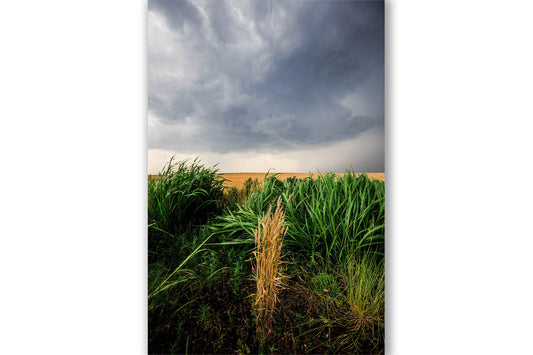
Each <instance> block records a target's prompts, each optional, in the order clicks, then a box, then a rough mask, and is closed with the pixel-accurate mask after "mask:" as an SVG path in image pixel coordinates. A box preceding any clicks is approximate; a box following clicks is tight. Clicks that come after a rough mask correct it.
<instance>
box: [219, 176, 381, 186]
mask: <svg viewBox="0 0 533 355" xmlns="http://www.w3.org/2000/svg"><path fill="white" fill-rule="evenodd" d="M265 174H266V173H225V174H220V175H222V177H224V178H225V179H227V180H230V181H226V182H225V183H224V186H226V187H232V186H235V187H237V188H241V187H242V186H243V184H244V182H245V181H246V180H248V178H252V180H254V179H257V180H259V181H260V182H261V181H263V179H264V177H265ZM272 174H274V173H272ZM318 175H319V174H313V179H316V178H317V176H318ZM336 175H339V176H342V175H344V174H336ZM357 175H360V174H357ZM367 175H368V177H370V178H373V179H377V180H381V181H385V173H367ZM293 176H296V177H297V178H298V179H304V178H306V177H308V176H309V173H280V174H279V175H277V178H278V179H280V180H286V179H287V178H289V177H293Z"/></svg>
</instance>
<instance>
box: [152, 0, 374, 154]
mask: <svg viewBox="0 0 533 355" xmlns="http://www.w3.org/2000/svg"><path fill="white" fill-rule="evenodd" d="M383 15H384V14H383V2H362V1H353V2H350V1H307V2H302V1H251V2H237V3H236V4H233V3H232V2H230V1H203V2H202V1H195V2H187V1H181V0H157V1H154V0H151V1H149V17H148V25H149V30H148V92H149V98H148V110H149V115H150V116H149V125H150V126H149V142H148V144H149V147H150V148H162V149H173V150H179V151H181V152H194V151H198V150H203V151H205V150H210V151H218V152H230V151H240V150H247V149H251V148H253V149H270V150H287V149H299V148H305V147H315V146H325V145H330V144H333V143H336V142H340V141H344V140H347V139H353V138H355V137H358V136H359V135H360V134H362V133H363V132H366V131H368V130H370V129H372V128H377V129H381V130H382V128H383V120H384V111H383V95H384V90H383V84H384V83H383V78H384V76H383V70H384V53H383V49H384V48H383V47H384V23H383V20H384V19H383Z"/></svg>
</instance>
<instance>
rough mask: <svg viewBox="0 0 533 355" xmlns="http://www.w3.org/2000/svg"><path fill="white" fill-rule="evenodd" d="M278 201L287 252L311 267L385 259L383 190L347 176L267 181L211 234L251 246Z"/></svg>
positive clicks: (219, 220)
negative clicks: (358, 258) (359, 257)
mask: <svg viewBox="0 0 533 355" xmlns="http://www.w3.org/2000/svg"><path fill="white" fill-rule="evenodd" d="M280 195H281V196H282V197H283V200H284V203H285V205H286V208H285V211H286V212H285V213H286V219H287V225H288V232H287V236H286V238H285V245H286V246H287V248H288V249H289V250H290V251H291V252H293V253H295V254H298V255H300V256H301V257H303V258H310V259H311V261H312V262H316V261H320V260H322V261H326V262H329V261H331V262H334V263H335V262H342V261H344V260H346V259H347V258H348V257H349V256H351V255H355V254H357V253H358V252H363V251H370V252H373V253H378V254H383V253H384V236H385V185H384V183H383V182H382V181H377V180H371V179H369V178H368V177H367V176H366V175H360V176H356V174H355V173H354V172H353V171H346V173H345V174H344V175H343V176H342V177H337V176H335V175H334V174H326V175H320V176H318V178H317V179H316V180H313V179H311V178H308V179H303V180H298V181H296V179H293V180H291V181H290V182H287V181H285V182H282V181H280V180H279V179H277V178H276V176H271V177H265V180H264V183H263V188H262V189H257V190H254V191H253V192H252V194H251V196H250V198H249V199H248V200H246V202H245V203H244V204H243V205H239V206H237V208H236V210H235V211H227V212H226V213H225V214H223V215H222V216H219V217H217V218H216V219H215V222H214V231H215V233H217V234H221V235H223V239H224V240H226V241H227V242H234V243H241V244H250V243H252V242H253V232H252V231H253V229H254V228H255V225H256V224H257V220H258V219H259V218H260V216H261V215H262V213H263V212H264V211H266V210H267V208H268V206H269V205H270V204H272V203H273V201H275V199H276V198H277V197H278V196H280Z"/></svg>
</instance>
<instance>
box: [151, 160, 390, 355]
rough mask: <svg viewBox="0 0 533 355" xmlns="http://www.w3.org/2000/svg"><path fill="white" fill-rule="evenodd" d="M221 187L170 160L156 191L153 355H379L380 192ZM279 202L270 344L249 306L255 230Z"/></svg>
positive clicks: (362, 181)
mask: <svg viewBox="0 0 533 355" xmlns="http://www.w3.org/2000/svg"><path fill="white" fill-rule="evenodd" d="M223 182H224V180H223V179H222V178H220V176H219V175H218V174H217V170H216V169H215V168H211V167H206V166H204V165H202V164H201V163H200V162H199V161H198V160H194V161H192V162H178V163H175V162H174V161H173V160H171V161H170V162H169V164H167V166H166V167H165V169H164V170H163V171H162V172H161V173H160V175H159V176H158V178H157V179H155V180H152V181H150V182H149V186H148V216H149V228H148V238H149V243H148V244H149V254H148V256H149V257H148V292H147V293H148V322H149V327H148V347H149V352H150V353H234V352H238V353H273V352H276V353H279V352H281V353H325V352H328V353H381V352H383V350H384V307H385V293H384V287H385V285H384V226H385V204H384V200H385V198H384V190H385V189H384V182H382V181H376V180H370V179H369V178H368V177H367V176H365V175H362V176H356V175H355V174H354V172H353V171H347V172H346V173H345V174H344V176H342V177H336V176H335V175H333V174H325V175H322V176H319V177H318V179H316V180H313V179H311V177H309V178H306V179H296V178H291V179H287V180H286V181H280V180H278V179H277V178H276V176H273V177H268V178H267V177H265V179H264V181H263V183H262V184H258V183H257V182H256V181H253V180H251V179H249V181H247V183H246V184H245V186H243V188H241V189H236V188H233V189H224V188H223V186H222V183H223ZM279 196H281V198H282V204H283V208H284V209H285V219H286V221H285V226H286V227H287V233H286V235H285V238H284V242H283V245H284V246H283V249H282V258H283V260H284V270H285V274H286V276H287V287H286V288H284V289H283V291H282V292H281V293H280V295H279V297H280V302H279V303H278V305H277V306H276V309H275V312H274V314H273V317H274V318H273V322H272V333H273V334H271V336H269V337H268V339H267V338H265V337H262V336H261V334H260V333H258V332H257V328H256V323H255V321H256V316H257V312H256V311H255V310H254V307H253V304H252V303H253V302H252V300H253V298H252V297H251V295H252V294H253V293H254V292H255V283H254V279H253V270H252V255H253V252H254V250H255V246H254V230H255V229H257V226H258V220H259V219H260V218H261V217H262V216H263V214H264V213H265V212H266V211H267V210H268V208H269V206H271V205H273V204H274V203H275V201H276V200H277V198H278V197H279Z"/></svg>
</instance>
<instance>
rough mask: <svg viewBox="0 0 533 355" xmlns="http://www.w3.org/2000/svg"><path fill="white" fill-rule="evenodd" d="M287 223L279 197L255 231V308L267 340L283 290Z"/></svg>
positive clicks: (258, 326) (259, 325) (259, 324)
mask: <svg viewBox="0 0 533 355" xmlns="http://www.w3.org/2000/svg"><path fill="white" fill-rule="evenodd" d="M284 223H285V212H284V211H283V208H282V207H281V196H280V197H279V198H278V202H277V206H276V210H275V211H274V214H271V207H269V208H268V212H267V213H266V214H263V218H262V219H261V220H259V221H258V224H257V230H256V231H254V234H255V246H256V251H255V252H254V254H255V265H254V268H253V272H254V277H255V280H256V285H257V293H256V294H255V301H254V308H255V310H256V312H257V319H256V323H257V330H258V332H260V333H262V334H263V336H265V337H266V336H268V334H269V333H270V329H271V325H272V319H273V315H274V308H275V305H276V303H277V301H278V292H279V290H280V289H281V288H282V287H283V279H284V276H283V275H282V272H281V271H282V270H281V247H282V244H283V237H284V235H285V233H286V231H287V227H286V226H285V225H284Z"/></svg>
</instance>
